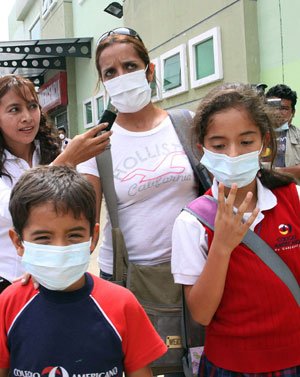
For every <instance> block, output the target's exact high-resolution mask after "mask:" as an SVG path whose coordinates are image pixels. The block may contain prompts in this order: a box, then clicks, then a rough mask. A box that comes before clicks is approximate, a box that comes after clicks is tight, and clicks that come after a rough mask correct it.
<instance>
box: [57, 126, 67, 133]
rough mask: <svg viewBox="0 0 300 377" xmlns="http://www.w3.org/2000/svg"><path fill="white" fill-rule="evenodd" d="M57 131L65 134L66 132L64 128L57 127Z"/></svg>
mask: <svg viewBox="0 0 300 377" xmlns="http://www.w3.org/2000/svg"><path fill="white" fill-rule="evenodd" d="M57 131H63V132H64V133H65V134H66V133H67V130H66V129H65V127H64V126H60V127H58V129H57Z"/></svg>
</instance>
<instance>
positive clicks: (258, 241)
mask: <svg viewBox="0 0 300 377" xmlns="http://www.w3.org/2000/svg"><path fill="white" fill-rule="evenodd" d="M203 198H205V199H206V200H210V201H211V202H218V201H217V200H216V199H215V198H213V197H212V196H210V195H204V196H203ZM212 208H213V206H212ZM184 211H187V212H189V213H190V214H192V215H194V216H195V217H196V218H197V219H198V220H199V221H200V222H201V223H203V224H204V225H206V226H207V227H208V228H209V229H211V230H212V231H214V222H213V223H212V222H211V221H210V220H209V217H206V216H205V215H204V216H201V215H200V214H199V213H196V212H194V211H193V210H191V209H190V208H187V207H185V208H184ZM242 243H243V244H245V245H246V246H248V247H249V249H251V250H252V251H253V252H254V253H255V254H256V255H257V256H258V257H259V258H260V259H261V260H262V261H263V262H264V263H265V264H266V265H267V266H268V267H269V268H270V269H271V270H272V271H273V272H274V274H276V275H277V276H278V277H279V279H281V280H282V281H283V282H284V284H285V285H286V286H287V287H288V289H289V290H290V292H291V293H292V295H293V296H294V298H295V300H296V302H297V304H298V306H299V307H300V287H299V284H298V282H297V280H296V278H295V276H294V274H293V273H292V271H291V270H290V269H289V267H288V266H287V264H286V263H285V262H284V261H283V260H282V259H281V258H280V256H279V255H278V254H276V253H275V252H274V250H273V249H272V248H271V247H270V246H269V245H268V244H267V243H266V242H265V241H264V240H263V239H262V238H260V237H259V236H258V235H257V234H256V233H254V232H252V230H250V229H249V230H248V232H247V233H246V235H245V237H244V239H243V241H242Z"/></svg>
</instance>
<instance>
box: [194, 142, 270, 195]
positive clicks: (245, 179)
mask: <svg viewBox="0 0 300 377" xmlns="http://www.w3.org/2000/svg"><path fill="white" fill-rule="evenodd" d="M262 148H263V146H262V147H261V149H260V150H259V151H254V152H250V153H245V154H241V155H240V156H237V157H229V156H227V155H226V154H223V153H214V152H212V151H209V150H207V149H206V148H204V147H203V150H204V155H203V157H202V159H201V163H202V164H203V165H204V166H205V167H206V168H207V169H208V171H210V172H211V173H212V174H213V175H214V177H215V178H216V180H217V181H218V182H222V183H224V186H226V187H231V186H232V184H233V183H236V184H237V185H238V187H239V188H240V187H244V186H247V185H249V183H251V182H252V181H253V180H254V178H255V177H256V174H257V172H258V170H259V169H260V166H259V155H260V152H261V151H262Z"/></svg>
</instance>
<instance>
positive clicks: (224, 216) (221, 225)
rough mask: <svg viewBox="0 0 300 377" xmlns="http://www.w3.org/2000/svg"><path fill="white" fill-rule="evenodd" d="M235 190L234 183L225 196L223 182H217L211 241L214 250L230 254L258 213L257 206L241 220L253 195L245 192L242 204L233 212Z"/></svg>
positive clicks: (235, 185) (236, 188)
mask: <svg viewBox="0 0 300 377" xmlns="http://www.w3.org/2000/svg"><path fill="white" fill-rule="evenodd" d="M237 190H238V187H237V184H236V183H234V184H233V185H232V187H231V189H230V192H229V195H228V197H227V198H225V196H224V184H223V183H219V192H218V210H217V214H216V218H215V232H214V238H213V243H214V246H215V247H216V250H219V252H221V253H223V254H226V255H230V254H231V252H232V250H233V249H234V248H236V247H237V246H238V245H239V244H240V243H241V242H242V240H243V238H244V236H245V235H246V233H247V231H248V229H249V227H250V226H251V225H252V223H253V221H254V220H255V218H256V216H257V215H258V213H259V208H255V209H254V210H253V211H252V214H251V216H250V217H249V218H248V219H247V220H246V221H245V222H242V218H243V216H244V213H245V212H246V211H247V208H248V206H249V204H250V202H251V199H252V196H253V194H252V193H251V192H248V193H247V195H246V197H245V199H244V200H243V202H242V204H241V205H240V206H239V208H238V209H237V213H236V214H234V213H233V208H234V202H235V198H236V193H237Z"/></svg>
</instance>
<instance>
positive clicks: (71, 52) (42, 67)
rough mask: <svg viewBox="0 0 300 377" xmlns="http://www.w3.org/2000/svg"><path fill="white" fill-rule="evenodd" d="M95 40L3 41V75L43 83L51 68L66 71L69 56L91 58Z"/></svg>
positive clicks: (0, 62)
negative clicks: (19, 76) (12, 75)
mask: <svg viewBox="0 0 300 377" xmlns="http://www.w3.org/2000/svg"><path fill="white" fill-rule="evenodd" d="M91 40H92V38H63V39H40V40H24V41H7V42H0V74H1V75H7V74H16V75H21V76H24V77H27V78H29V79H30V80H31V81H33V82H34V84H35V85H36V86H40V85H42V84H43V83H44V75H45V73H46V72H48V71H49V70H50V69H56V70H60V71H64V70H66V57H80V58H91Z"/></svg>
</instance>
